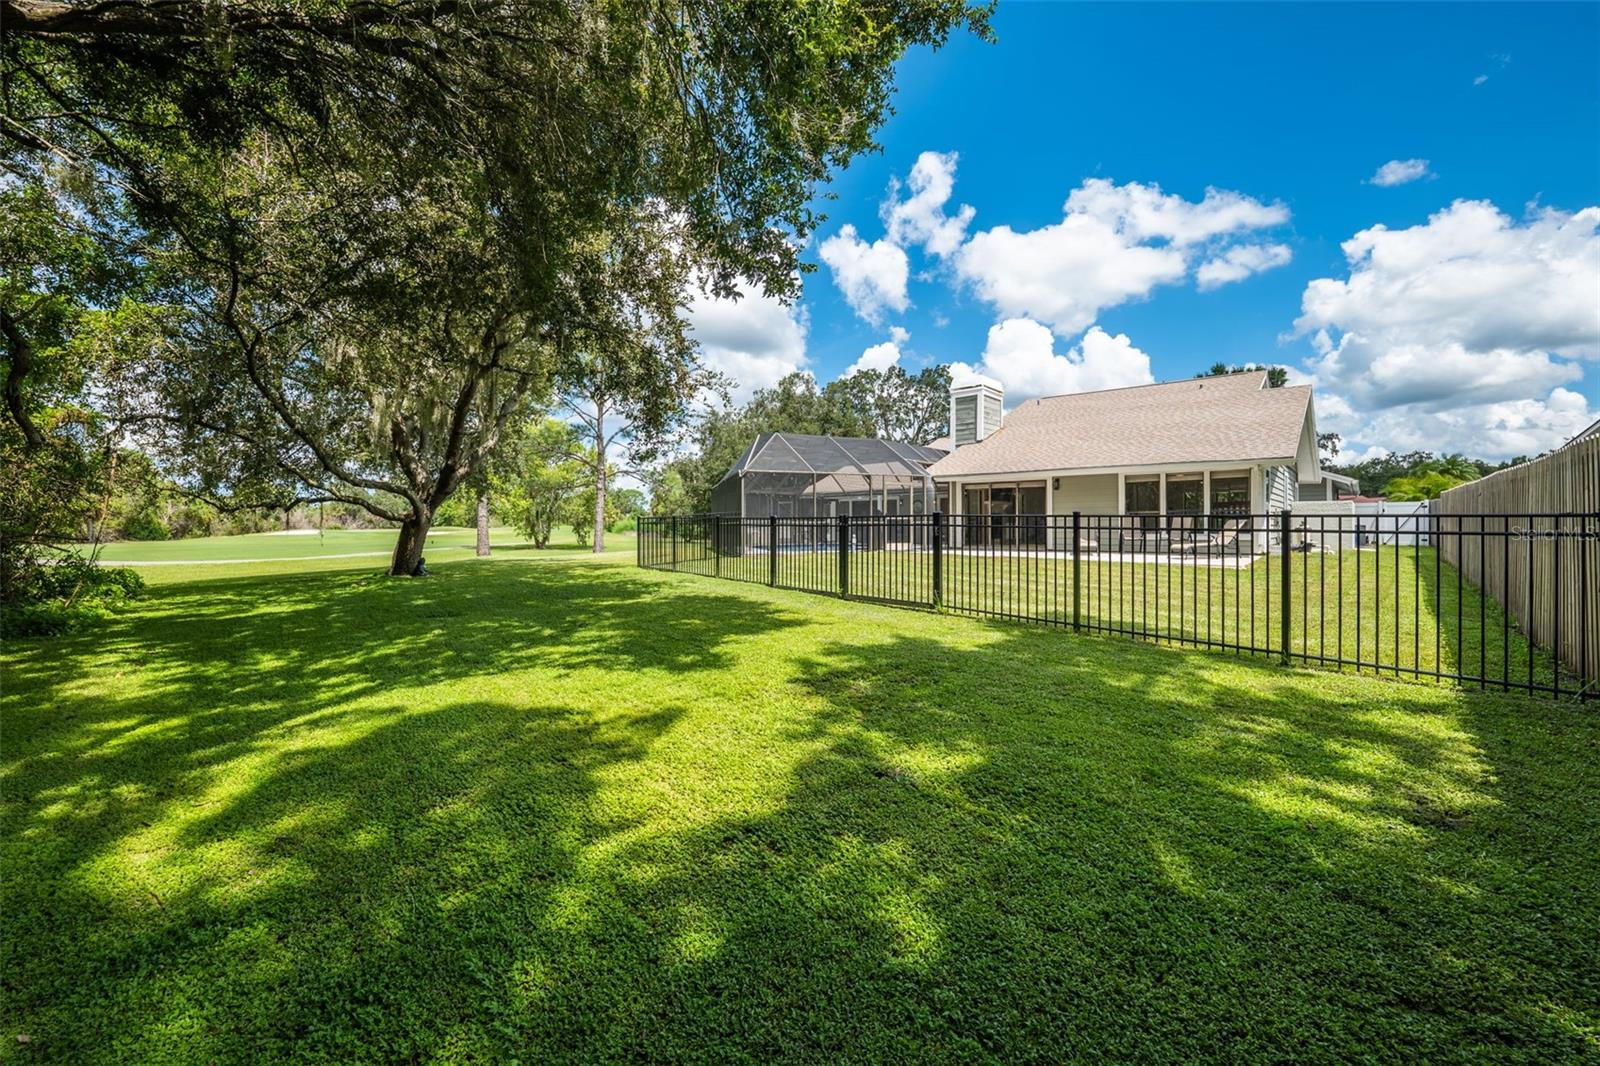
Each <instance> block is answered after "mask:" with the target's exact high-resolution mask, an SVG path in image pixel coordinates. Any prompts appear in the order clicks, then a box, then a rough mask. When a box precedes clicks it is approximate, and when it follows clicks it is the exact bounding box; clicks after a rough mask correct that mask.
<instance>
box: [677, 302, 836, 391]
mask: <svg viewBox="0 0 1600 1066" xmlns="http://www.w3.org/2000/svg"><path fill="white" fill-rule="evenodd" d="M739 291H740V298H738V299H722V298H720V297H716V296H713V295H711V294H709V293H704V292H702V293H699V294H697V295H696V296H695V297H694V299H693V300H691V301H690V304H689V308H688V311H687V314H686V317H687V319H688V322H689V329H690V332H691V334H692V335H693V336H694V339H695V340H696V341H698V342H699V344H700V355H701V359H702V360H703V361H704V362H705V364H706V366H708V367H710V368H711V369H712V370H716V371H718V372H720V373H722V374H724V375H726V376H727V378H728V380H729V383H730V385H731V386H732V388H731V391H732V393H733V398H734V400H735V401H736V402H742V401H744V400H747V399H749V398H750V395H751V394H752V393H754V392H755V391H756V390H757V389H763V388H766V387H767V386H768V385H772V384H775V383H776V382H777V381H778V379H779V378H782V377H783V376H784V375H785V374H791V373H793V372H794V371H796V370H800V369H802V368H804V366H805V365H806V322H805V319H804V317H803V315H801V314H800V313H799V312H798V311H797V309H795V308H792V307H788V306H786V305H785V304H784V303H783V301H781V300H778V299H775V298H774V297H771V296H768V295H766V294H765V293H763V292H762V291H761V290H760V289H757V288H754V287H752V286H749V285H744V284H741V285H740V286H739Z"/></svg>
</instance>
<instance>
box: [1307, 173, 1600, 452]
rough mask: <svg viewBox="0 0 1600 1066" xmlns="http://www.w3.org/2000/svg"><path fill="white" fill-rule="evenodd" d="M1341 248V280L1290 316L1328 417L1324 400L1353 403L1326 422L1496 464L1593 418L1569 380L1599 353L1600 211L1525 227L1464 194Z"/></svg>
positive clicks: (1361, 437)
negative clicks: (1310, 354) (1306, 341)
mask: <svg viewBox="0 0 1600 1066" xmlns="http://www.w3.org/2000/svg"><path fill="white" fill-rule="evenodd" d="M1343 248H1344V253H1345V258H1346V260H1347V262H1348V264H1349V273H1348V276H1347V277H1344V278H1318V279H1316V280H1314V281H1312V282H1311V283H1310V284H1308V285H1307V286H1306V289H1305V292H1304V293H1303V294H1302V297H1301V314H1300V317H1299V318H1298V319H1296V321H1295V328H1296V332H1297V333H1298V334H1300V335H1309V336H1310V337H1311V340H1312V346H1313V348H1314V349H1315V351H1316V353H1317V354H1316V356H1315V357H1314V358H1313V359H1312V361H1311V362H1310V363H1309V364H1308V365H1309V367H1310V369H1311V372H1312V375H1313V377H1314V378H1315V380H1316V383H1317V385H1318V387H1319V400H1318V410H1319V413H1320V414H1322V415H1323V417H1324V420H1330V417H1331V415H1330V412H1329V409H1328V407H1327V404H1326V401H1325V400H1324V398H1323V396H1324V395H1325V394H1326V395H1331V396H1337V397H1338V398H1339V401H1340V402H1341V403H1343V404H1345V405H1346V406H1347V407H1348V409H1349V415H1348V416H1347V417H1345V418H1344V419H1343V420H1342V421H1343V424H1342V425H1335V426H1334V428H1336V429H1339V431H1340V432H1342V433H1347V434H1348V435H1349V436H1350V437H1351V438H1352V439H1354V440H1356V441H1359V442H1363V443H1365V444H1368V445H1382V446H1384V447H1387V448H1389V449H1390V450H1394V451H1403V450H1409V449H1410V448H1412V447H1426V448H1427V449H1428V450H1431V451H1451V450H1459V451H1466V452H1470V453H1472V454H1475V455H1481V456H1484V457H1487V458H1501V457H1505V456H1508V455H1514V454H1520V453H1530V454H1531V453H1534V452H1538V451H1541V450H1544V449H1546V448H1550V447H1554V446H1555V445H1557V444H1560V443H1561V442H1562V441H1563V440H1565V439H1566V438H1567V437H1569V436H1571V435H1572V433H1574V432H1576V431H1577V430H1578V429H1581V428H1582V426H1583V424H1584V423H1585V421H1586V420H1587V421H1592V420H1593V416H1592V414H1591V413H1590V405H1589V402H1588V401H1587V400H1585V398H1584V397H1583V395H1582V394H1581V393H1578V392H1576V391H1574V390H1573V389H1572V388H1571V387H1569V386H1572V385H1574V383H1576V382H1579V381H1581V379H1582V378H1583V367H1582V365H1581V361H1582V360H1585V359H1595V358H1600V207H1589V208H1585V209H1583V210H1581V211H1577V212H1563V211H1559V210H1555V209H1551V208H1544V209H1539V210H1535V211H1532V212H1531V213H1530V214H1529V215H1528V216H1527V217H1526V218H1524V219H1523V220H1522V221H1520V222H1519V221H1517V220H1514V219H1512V218H1510V217H1509V216H1507V215H1506V214H1504V213H1502V212H1501V211H1499V210H1498V209H1497V208H1496V207H1495V206H1494V205H1493V204H1490V203H1487V202H1483V201H1469V200H1460V201H1456V202H1455V203H1453V204H1451V205H1450V206H1449V207H1448V208H1445V209H1444V210H1442V211H1439V212H1437V213H1435V214H1434V215H1432V216H1431V217H1430V218H1429V219H1428V221H1427V222H1426V223H1424V224H1421V225H1417V226H1412V227H1409V228H1406V229H1397V230H1391V229H1389V228H1388V227H1386V226H1373V227H1371V228H1370V229H1365V230H1362V231H1361V232H1359V233H1357V234H1356V235H1355V236H1354V237H1352V238H1351V239H1350V240H1348V241H1346V242H1345V243H1344V245H1343ZM1357 412H1364V414H1357ZM1330 424H1331V423H1330Z"/></svg>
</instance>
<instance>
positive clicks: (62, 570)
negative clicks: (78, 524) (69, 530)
mask: <svg viewBox="0 0 1600 1066" xmlns="http://www.w3.org/2000/svg"><path fill="white" fill-rule="evenodd" d="M15 592H16V595H15V596H14V597H13V598H12V601H11V602H9V603H7V604H6V605H5V609H4V611H0V635H4V636H6V637H48V636H55V635H57V634H60V633H70V632H72V631H73V630H75V629H78V628H80V627H81V626H83V625H85V624H86V623H88V622H91V621H95V620H97V619H101V618H106V617H109V616H110V615H111V614H112V613H113V612H114V611H117V610H119V609H121V608H123V607H125V606H127V604H128V602H129V601H130V600H133V599H136V598H137V597H139V596H140V595H141V594H142V593H143V592H144V579H143V578H142V577H140V576H139V575H138V573H137V572H136V571H134V570H131V569H129V568H127V567H121V566H95V565H93V564H92V563H90V562H89V561H88V560H86V559H84V558H83V557H82V556H78V555H64V556H62V557H61V558H60V560H59V561H57V562H56V563H55V564H54V565H50V566H43V567H40V568H39V569H38V570H37V571H36V572H35V573H34V574H32V575H31V580H29V581H28V582H27V583H26V584H25V585H22V586H19V587H18V588H17V589H16V590H15Z"/></svg>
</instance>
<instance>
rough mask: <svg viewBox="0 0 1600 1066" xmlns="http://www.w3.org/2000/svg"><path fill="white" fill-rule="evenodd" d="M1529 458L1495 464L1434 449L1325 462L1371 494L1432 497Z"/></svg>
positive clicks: (1330, 468)
mask: <svg viewBox="0 0 1600 1066" xmlns="http://www.w3.org/2000/svg"><path fill="white" fill-rule="evenodd" d="M1527 461H1528V457H1527V456H1523V455H1519V456H1517V457H1516V458H1515V459H1507V460H1506V461H1505V462H1503V463H1491V462H1487V461H1485V460H1483V459H1469V458H1467V457H1466V456H1465V455H1462V454H1460V453H1459V452H1455V453H1452V454H1450V455H1443V456H1436V455H1434V454H1433V453H1432V452H1404V453H1402V454H1397V455H1395V454H1391V455H1380V456H1377V457H1375V458H1372V459H1364V460H1362V461H1361V462H1359V463H1348V464H1339V463H1323V464H1322V465H1323V469H1325V470H1331V471H1333V472H1334V473H1338V474H1348V475H1349V476H1351V477H1353V478H1355V479H1356V480H1358V481H1359V482H1360V483H1361V491H1362V492H1364V493H1366V494H1367V495H1369V496H1392V497H1393V498H1394V499H1397V500H1431V499H1433V498H1434V497H1436V496H1438V495H1439V493H1440V492H1443V491H1444V490H1446V489H1449V488H1453V487H1454V486H1456V485H1461V484H1465V483H1466V482H1468V481H1476V480H1477V479H1478V478H1481V477H1484V476H1485V475H1488V474H1492V473H1494V472H1495V471H1496V470H1504V469H1505V468H1506V467H1509V466H1516V465H1518V464H1519V463H1525V462H1527Z"/></svg>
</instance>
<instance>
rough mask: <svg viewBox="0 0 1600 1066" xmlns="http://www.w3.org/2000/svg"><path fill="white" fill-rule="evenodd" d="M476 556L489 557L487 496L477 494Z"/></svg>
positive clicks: (482, 493) (481, 493)
mask: <svg viewBox="0 0 1600 1066" xmlns="http://www.w3.org/2000/svg"><path fill="white" fill-rule="evenodd" d="M478 556H479V558H484V559H486V558H488V557H489V494H488V493H487V492H480V493H478Z"/></svg>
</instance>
